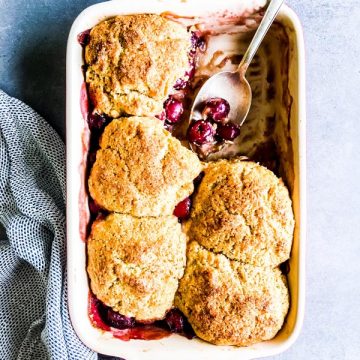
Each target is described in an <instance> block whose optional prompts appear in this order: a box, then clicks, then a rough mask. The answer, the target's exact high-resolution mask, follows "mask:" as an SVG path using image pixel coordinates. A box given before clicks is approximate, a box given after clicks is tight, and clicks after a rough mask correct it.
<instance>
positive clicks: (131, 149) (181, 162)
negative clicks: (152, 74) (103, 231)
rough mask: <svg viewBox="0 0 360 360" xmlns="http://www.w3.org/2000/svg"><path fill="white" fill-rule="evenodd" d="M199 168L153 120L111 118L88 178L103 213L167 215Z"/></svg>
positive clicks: (186, 192) (189, 187)
mask: <svg viewBox="0 0 360 360" xmlns="http://www.w3.org/2000/svg"><path fill="white" fill-rule="evenodd" d="M201 169H202V165H201V163H200V161H199V159H198V157H197V156H196V155H195V154H194V153H193V152H192V151H190V150H188V149H186V148H185V147H184V146H182V145H181V143H180V141H179V140H177V139H176V138H174V137H172V136H171V134H170V133H169V132H168V131H166V130H165V129H164V128H163V124H162V122H161V121H160V120H158V119H156V118H145V117H143V118H140V117H130V118H120V119H115V120H113V121H112V122H111V123H110V124H109V125H108V126H107V127H106V128H105V130H104V133H103V135H102V137H101V139H100V150H98V152H97V154H96V161H95V164H94V165H93V168H92V169H91V173H90V177H89V191H90V194H91V196H92V198H93V199H94V200H95V201H96V202H97V203H98V204H99V205H100V206H101V207H103V208H104V209H106V210H109V211H116V212H120V213H124V214H132V215H134V216H163V215H171V214H172V213H173V211H174V208H175V206H176V205H177V204H178V203H179V202H180V201H181V200H183V199H184V198H186V197H187V196H189V195H190V194H191V193H192V192H193V189H194V186H193V179H194V178H195V177H196V176H197V175H198V174H199V173H200V171H201Z"/></svg>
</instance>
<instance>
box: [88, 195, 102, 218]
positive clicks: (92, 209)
mask: <svg viewBox="0 0 360 360" xmlns="http://www.w3.org/2000/svg"><path fill="white" fill-rule="evenodd" d="M89 210H90V212H91V214H93V215H97V214H98V213H99V212H100V211H101V207H100V206H99V205H98V204H97V203H96V202H95V200H93V199H91V198H89Z"/></svg>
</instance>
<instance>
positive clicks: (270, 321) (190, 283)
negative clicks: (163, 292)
mask: <svg viewBox="0 0 360 360" xmlns="http://www.w3.org/2000/svg"><path fill="white" fill-rule="evenodd" d="M175 306H177V307H178V308H179V309H180V310H181V311H182V312H183V313H184V314H185V316H187V318H188V320H189V322H190V324H191V325H192V327H193V329H194V331H195V333H196V335H198V336H199V337H200V338H201V339H203V340H206V341H208V342H210V343H213V344H217V345H237V346H247V345H251V344H254V343H257V342H260V341H263V340H269V339H271V338H273V337H274V336H275V335H276V333H277V332H278V331H279V330H280V329H281V327H282V324H283V322H284V319H285V316H286V314H287V311H288V308H289V295H288V291H287V287H286V278H285V276H284V275H282V274H281V271H280V270H279V269H278V268H271V267H267V268H265V267H264V268H261V267H256V266H253V265H248V264H242V263H240V262H238V261H235V260H229V259H227V258H226V257H225V256H224V255H221V254H214V253H212V252H210V251H208V250H206V249H205V248H203V247H202V246H201V245H199V244H198V243H196V242H195V241H194V242H192V243H191V244H190V246H189V249H188V259H187V266H186V269H185V275H184V277H183V278H182V279H181V280H180V283H179V289H178V291H177V293H176V296H175Z"/></svg>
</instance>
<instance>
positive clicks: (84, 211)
mask: <svg viewBox="0 0 360 360" xmlns="http://www.w3.org/2000/svg"><path fill="white" fill-rule="evenodd" d="M80 110H81V114H82V118H83V130H82V136H81V145H82V154H81V155H82V158H81V162H80V165H79V173H80V179H81V183H80V193H79V233H80V238H81V240H82V241H84V242H86V237H87V227H88V220H89V218H90V214H89V207H88V201H87V198H88V197H87V193H86V185H85V181H86V180H85V179H86V169H87V156H88V152H89V143H90V131H89V128H88V126H87V117H88V113H89V100H88V95H87V91H86V84H85V82H84V83H83V84H82V85H81V89H80Z"/></svg>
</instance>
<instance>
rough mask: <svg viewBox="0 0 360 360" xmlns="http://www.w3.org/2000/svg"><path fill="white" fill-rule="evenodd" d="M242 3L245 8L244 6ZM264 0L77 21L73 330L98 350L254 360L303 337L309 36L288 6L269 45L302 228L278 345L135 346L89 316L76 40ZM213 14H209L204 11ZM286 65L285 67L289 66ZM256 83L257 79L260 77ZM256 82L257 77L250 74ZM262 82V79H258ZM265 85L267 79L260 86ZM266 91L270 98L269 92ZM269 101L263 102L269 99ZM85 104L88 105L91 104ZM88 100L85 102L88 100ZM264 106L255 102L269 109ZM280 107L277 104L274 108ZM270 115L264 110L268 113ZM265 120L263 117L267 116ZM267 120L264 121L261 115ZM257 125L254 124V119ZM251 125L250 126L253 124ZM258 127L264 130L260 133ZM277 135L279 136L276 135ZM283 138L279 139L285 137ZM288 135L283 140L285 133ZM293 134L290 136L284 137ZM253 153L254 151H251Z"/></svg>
mask: <svg viewBox="0 0 360 360" xmlns="http://www.w3.org/2000/svg"><path fill="white" fill-rule="evenodd" d="M239 3H240V4H239ZM263 3H264V1H243V2H239V1H238V0H236V1H234V0H224V1H222V2H218V1H215V0H207V1H205V0H188V1H186V2H184V1H181V0H178V1H176V0H171V1H170V0H169V1H166V0H163V1H160V0H147V1H146V2H143V1H141V0H133V1H131V2H127V1H123V0H113V1H109V2H105V3H100V4H97V5H93V6H91V7H89V8H87V9H85V10H84V11H83V12H82V13H81V14H80V15H79V16H78V17H77V19H76V20H75V22H74V23H73V26H72V28H71V31H70V35H69V40H68V48H67V74H66V81H67V95H66V107H67V109H66V117H67V118H66V140H67V145H66V146H67V276H68V305H69V311H70V317H71V322H72V325H73V327H74V329H75V331H76V333H77V334H78V336H79V338H80V339H81V340H82V341H83V342H84V344H86V345H87V346H88V347H90V348H91V349H93V350H94V351H97V352H100V353H103V354H107V355H113V356H118V357H122V358H125V359H127V360H132V359H153V358H154V357H156V358H157V359H168V358H169V356H171V357H172V358H173V359H177V358H179V359H182V358H184V357H189V358H196V359H215V358H218V357H219V356H221V357H222V358H223V359H234V358H237V359H253V358H259V357H264V356H269V355H274V354H277V353H280V352H282V351H284V350H286V349H287V348H288V347H289V346H290V345H291V344H292V343H293V342H294V341H295V339H296V338H297V336H298V335H299V332H300V329H301V325H302V321H303V316H304V298H305V294H304V291H305V288H304V287H305V286H304V282H305V260H304V255H305V221H306V219H305V216H306V199H305V171H306V167H305V79H304V77H305V71H304V46H303V37H302V30H301V26H300V23H299V20H298V18H297V16H296V15H295V14H294V12H293V11H292V10H291V9H289V8H288V7H287V6H283V8H282V10H281V11H280V13H279V15H278V18H277V24H278V26H280V27H281V28H283V29H284V31H285V33H286V39H287V40H284V39H285V38H282V37H279V36H278V35H277V33H276V32H274V33H273V34H271V33H270V34H269V36H268V37H267V40H265V44H266V41H267V42H268V43H269V44H270V45H271V44H273V45H271V46H270V45H269V46H268V48H269V49H272V51H273V53H272V55H271V57H272V62H274V64H275V65H274V69H275V72H277V73H278V74H277V76H275V78H276V79H277V80H276V81H275V82H274V84H275V85H274V86H276V87H278V89H276V90H277V91H278V92H281V94H282V97H281V101H279V104H276V109H275V110H274V111H275V112H276V117H277V120H276V121H277V125H276V129H275V135H274V136H275V138H276V140H277V145H278V147H279V151H280V153H282V154H283V155H284V157H283V158H282V161H283V164H282V165H283V166H282V168H283V174H282V175H283V176H284V177H285V179H286V180H287V183H288V186H289V188H290V192H291V196H292V200H293V208H294V213H295V219H296V228H295V236H294V243H293V248H292V254H291V259H290V272H289V274H288V281H289V289H290V295H291V306H290V311H289V314H288V316H287V319H286V321H285V324H284V326H283V328H282V330H281V331H280V332H279V333H278V334H277V336H276V337H275V338H274V339H273V340H271V341H266V342H262V343H259V344H256V345H253V346H250V347H246V348H236V347H229V346H215V345H211V344H208V343H205V342H203V341H201V340H199V339H193V340H188V339H186V338H185V337H182V336H180V335H175V334H173V335H171V336H170V337H168V338H164V339H161V340H154V341H142V340H131V341H129V342H125V341H121V340H119V339H116V338H113V337H112V335H111V333H108V332H103V331H102V330H99V329H97V328H95V327H93V326H92V324H91V323H90V320H89V316H88V294H89V285H88V279H87V274H86V244H85V239H84V238H85V231H86V225H87V221H88V219H89V211H88V208H87V203H86V192H85V188H84V183H85V166H86V156H87V147H88V136H89V134H88V131H87V126H86V123H85V120H84V118H83V116H82V111H81V106H80V104H82V105H84V99H81V94H83V91H82V87H83V74H82V71H81V65H82V64H83V56H82V49H81V47H80V46H79V44H78V42H77V35H78V34H79V33H80V32H82V31H84V30H86V29H89V28H91V27H93V26H94V25H95V24H97V23H98V22H99V21H101V20H103V19H105V18H108V17H111V16H114V15H119V14H133V13H164V12H171V13H172V14H176V15H178V16H182V17H189V18H190V17H193V16H195V17H198V16H199V17H202V18H209V16H210V17H211V18H213V17H214V14H226V16H228V17H235V18H236V17H238V16H239V17H240V18H241V16H240V15H244V14H245V15H246V14H247V13H248V12H250V11H251V9H252V8H254V7H256V6H259V5H263ZM204 9H206V10H204ZM268 55H269V54H268V53H267V50H266V48H264V49H263V50H261V49H260V50H259V54H258V59H257V60H256V59H255V62H256V61H257V62H258V64H260V68H261V66H263V67H264V66H266V64H267V62H266V61H267V60H265V61H263V60H264V59H265V58H266V56H268ZM284 62H285V63H286V64H284ZM253 76H254V80H253V83H254V81H256V79H257V78H256V76H257V75H253ZM250 77H251V74H250ZM259 79H261V76H260V77H259ZM259 81H260V80H259ZM258 88H259V89H260V90H259V91H260V93H259V94H258V99H262V101H266V96H265V92H266V91H267V92H268V93H269V89H266V86H265V87H264V86H262V85H261V84H260V85H259V87H258ZM262 92H264V94H262ZM263 95H264V96H263ZM85 100H86V99H85ZM85 102H86V101H85ZM261 106H262V103H261V102H260V101H259V103H255V104H254V106H253V108H254V110H253V115H251V114H250V115H249V116H250V117H251V116H253V117H255V116H256V115H259V114H257V113H256V108H257V107H259V109H260V110H258V111H262V110H261V109H262V107H261ZM274 106H275V105H274ZM264 112H265V110H264ZM260 115H262V116H265V115H264V114H262V113H261V114H260ZM260 118H261V116H260ZM250 120H251V119H250ZM249 122H250V123H251V121H249ZM261 126H262V125H261V122H259V124H258V127H261ZM276 134H278V135H276ZM279 134H280V135H279ZM281 134H282V135H281ZM284 134H286V135H285V136H283V135H284ZM244 151H247V149H244Z"/></svg>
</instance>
